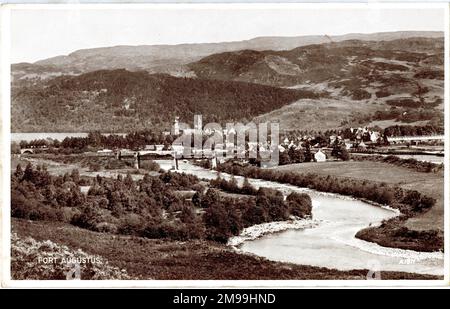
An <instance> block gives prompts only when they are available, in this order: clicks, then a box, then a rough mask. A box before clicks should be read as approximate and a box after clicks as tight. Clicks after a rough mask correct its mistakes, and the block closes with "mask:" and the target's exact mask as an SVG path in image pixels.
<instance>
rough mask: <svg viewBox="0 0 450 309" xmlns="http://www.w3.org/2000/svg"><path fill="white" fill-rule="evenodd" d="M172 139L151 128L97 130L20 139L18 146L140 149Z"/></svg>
mask: <svg viewBox="0 0 450 309" xmlns="http://www.w3.org/2000/svg"><path fill="white" fill-rule="evenodd" d="M173 140H174V137H173V136H172V135H165V134H163V133H162V132H156V131H152V130H143V131H135V132H132V133H128V134H126V135H120V134H102V133H100V132H98V131H95V132H90V133H88V136H86V137H66V138H64V139H63V140H62V141H59V140H58V139H37V140H31V141H20V143H19V146H20V148H49V149H50V152H51V149H52V148H58V149H61V148H64V149H71V150H75V151H76V150H78V151H88V150H92V149H99V148H109V149H121V148H127V149H142V148H144V147H145V145H153V144H159V145H164V146H168V145H171V144H172V142H173Z"/></svg>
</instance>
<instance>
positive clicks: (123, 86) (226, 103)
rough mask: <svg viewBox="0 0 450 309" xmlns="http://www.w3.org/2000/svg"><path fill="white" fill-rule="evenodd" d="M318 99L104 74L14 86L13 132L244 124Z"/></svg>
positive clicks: (246, 86)
mask: <svg viewBox="0 0 450 309" xmlns="http://www.w3.org/2000/svg"><path fill="white" fill-rule="evenodd" d="M316 97H317V95H316V94H315V93H313V92H311V91H306V90H294V89H283V88H277V87H271V86H264V85H259V84H252V83H246V82H238V81H223V80H208V79H201V78H195V79H194V78H177V77H173V76H169V75H165V74H149V73H148V72H144V71H140V72H130V71H127V70H110V71H108V70H103V71H95V72H90V73H86V74H81V75H78V76H62V77H58V78H55V79H53V80H50V81H45V82H44V81H42V82H38V83H36V85H33V86H29V87H26V86H25V87H20V88H15V89H14V90H13V93H12V109H11V119H12V121H11V122H12V130H13V131H16V132H19V131H21V130H26V131H30V132H37V131H40V132H52V131H55V130H57V131H60V132H89V131H92V130H101V131H102V132H131V131H136V130H144V129H146V128H149V127H152V128H168V127H170V125H171V124H172V122H173V119H174V117H176V116H180V117H181V120H182V121H183V122H187V123H189V122H191V121H192V119H193V117H194V114H202V115H204V118H205V119H204V120H205V121H207V122H218V123H227V122H231V121H245V122H246V120H250V119H253V118H254V117H255V116H257V115H261V114H264V113H267V112H270V111H272V110H275V109H278V108H281V107H282V106H284V105H286V104H289V103H292V102H295V101H296V100H298V99H300V98H316ZM30 102H33V104H30ZM168 106H170V109H168V108H167V107H168ZM120 130H123V131H120Z"/></svg>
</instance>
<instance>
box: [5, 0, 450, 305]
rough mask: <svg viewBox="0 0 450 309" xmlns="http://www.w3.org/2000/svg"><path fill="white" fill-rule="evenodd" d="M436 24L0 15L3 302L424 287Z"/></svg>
mask: <svg viewBox="0 0 450 309" xmlns="http://www.w3.org/2000/svg"><path fill="white" fill-rule="evenodd" d="M448 10H449V6H448V4H445V5H444V4H417V3H416V4H402V5H400V4H384V5H381V4H367V3H366V4H362V5H360V4H342V3H341V4H336V3H334V4H321V5H319V4H276V5H275V4H236V3H235V4H231V3H229V4H153V5H148V4H147V5H122V4H117V5H112V4H111V5H10V6H3V7H2V8H1V13H2V26H3V27H2V63H3V64H5V63H6V65H3V66H2V90H3V91H2V96H3V97H2V107H3V109H4V111H5V112H4V113H3V115H2V129H3V130H4V134H3V135H2V136H3V140H2V144H3V145H2V148H3V149H2V153H3V152H6V153H5V154H4V158H6V159H5V162H3V164H2V173H3V180H2V185H3V189H2V190H4V192H3V193H2V194H3V200H2V202H3V205H2V220H3V225H4V226H3V235H2V237H3V243H2V245H3V252H4V256H7V261H6V262H5V261H4V265H2V269H3V283H6V284H7V285H8V286H15V285H22V286H38V285H39V281H43V282H45V284H49V285H53V286H72V285H74V286H83V285H84V284H91V285H92V284H97V285H98V286H108V285H109V284H112V283H111V282H114V283H113V284H115V286H121V284H123V285H125V284H126V283H127V282H128V284H131V285H133V286H135V285H136V284H138V285H139V284H140V285H142V286H161V284H162V285H163V286H245V285H248V286H256V287H258V286H271V285H278V286H302V285H323V284H328V285H339V284H341V285H345V284H355V285H361V286H372V285H379V284H383V282H386V283H389V284H392V285H407V284H408V283H414V282H421V284H422V285H444V284H445V280H447V279H448V275H449V274H448V273H447V272H448V269H446V268H445V267H444V265H445V262H444V261H445V254H446V253H447V252H446V251H444V247H445V245H444V244H445V241H444V234H445V231H444V228H445V229H447V228H449V226H448V221H446V219H445V211H444V205H446V206H448V196H447V192H446V190H448V188H449V186H448V170H447V169H448V157H447V155H448V154H447V150H448V135H447V134H448V89H447V88H448V86H449V84H448V72H447V70H448V55H449V51H448V46H447V44H448V31H449V24H448ZM446 158H447V161H446ZM445 175H447V176H445ZM446 177H447V178H446ZM444 180H446V181H447V183H446V184H445V182H444ZM444 188H445V190H444ZM444 201H445V202H444ZM447 216H448V213H447ZM447 249H448V248H447ZM130 280H132V281H130ZM180 280H181V281H180ZM204 280H208V281H204ZM274 280H276V281H274ZM161 281H164V282H163V283H161V284H160V283H158V282H161ZM49 282H50V283H49ZM60 282H61V284H59V283H60ZM339 282H341V283H339ZM389 284H388V285H389ZM180 300H181V298H180Z"/></svg>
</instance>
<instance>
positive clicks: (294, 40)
mask: <svg viewBox="0 0 450 309" xmlns="http://www.w3.org/2000/svg"><path fill="white" fill-rule="evenodd" d="M411 37H427V38H440V37H443V33H442V32H423V31H402V32H382V33H373V34H363V33H354V34H346V35H339V36H331V37H330V36H325V35H309V36H297V37H258V38H254V39H250V40H244V41H237V42H222V43H192V44H178V45H139V46H112V47H100V48H92V49H82V50H77V51H74V52H73V53H70V54H69V55H61V56H56V57H52V58H48V59H43V60H40V61H37V62H35V63H18V64H13V65H12V68H11V73H12V77H13V80H14V81H20V80H30V79H31V80H34V79H46V78H52V77H54V76H57V75H67V74H82V73H87V72H91V71H96V70H113V69H127V70H129V71H139V70H147V71H149V72H150V73H168V74H172V75H174V76H187V77H192V75H191V74H192V72H189V70H188V68H186V66H185V65H186V64H188V63H191V62H195V61H198V60H200V59H201V58H203V57H206V56H208V55H212V54H217V53H223V52H231V51H239V50H245V49H250V50H257V51H263V50H275V51H281V50H290V49H293V48H296V47H299V46H306V45H311V44H322V43H328V42H329V41H330V39H331V40H333V41H334V42H341V41H345V40H370V41H389V40H396V39H406V38H411Z"/></svg>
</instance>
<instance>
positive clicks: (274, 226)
mask: <svg viewBox="0 0 450 309" xmlns="http://www.w3.org/2000/svg"><path fill="white" fill-rule="evenodd" d="M319 224H320V222H319V221H317V220H314V219H295V218H293V219H291V220H287V221H275V222H267V223H262V224H256V225H253V226H250V227H247V228H245V229H244V230H243V231H242V232H241V233H240V234H239V235H238V236H234V237H231V238H230V239H228V242H227V245H228V246H230V247H233V248H235V249H237V248H238V247H239V245H241V244H242V243H244V242H245V241H250V240H255V239H257V238H260V237H263V236H265V235H268V234H273V233H278V232H282V231H286V230H299V229H310V228H314V227H316V226H317V225H319Z"/></svg>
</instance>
